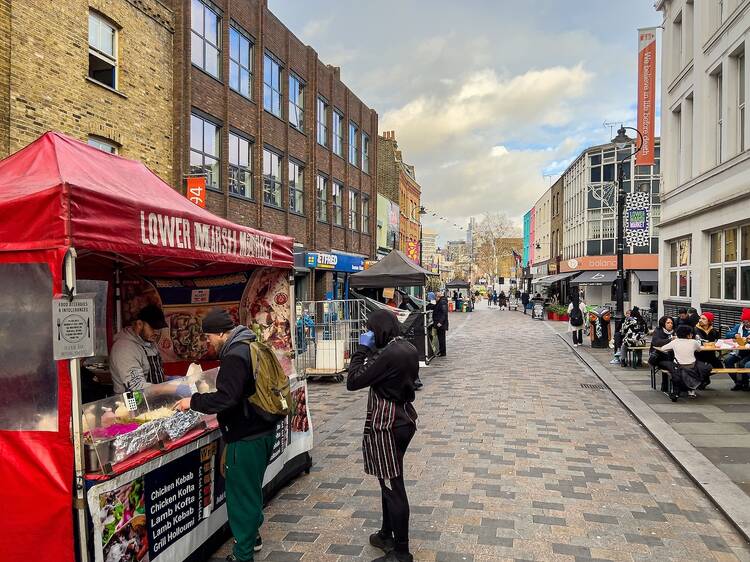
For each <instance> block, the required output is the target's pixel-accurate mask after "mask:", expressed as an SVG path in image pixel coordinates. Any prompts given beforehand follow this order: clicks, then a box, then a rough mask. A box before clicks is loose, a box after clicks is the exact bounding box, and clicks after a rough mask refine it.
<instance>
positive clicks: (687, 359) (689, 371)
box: [661, 324, 711, 402]
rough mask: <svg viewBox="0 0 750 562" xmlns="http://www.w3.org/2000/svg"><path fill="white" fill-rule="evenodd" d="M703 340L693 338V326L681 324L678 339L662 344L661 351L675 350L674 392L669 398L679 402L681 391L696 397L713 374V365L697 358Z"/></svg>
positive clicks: (678, 328)
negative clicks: (702, 385)
mask: <svg viewBox="0 0 750 562" xmlns="http://www.w3.org/2000/svg"><path fill="white" fill-rule="evenodd" d="M700 348H701V342H700V341H698V340H696V339H694V338H693V329H692V327H690V326H688V325H686V324H681V325H680V326H678V327H677V339H676V340H672V341H671V342H669V343H667V344H665V345H663V346H661V351H674V359H675V363H676V366H675V369H674V371H673V372H672V392H671V393H670V395H669V398H670V399H671V400H672V402H677V398H679V396H680V392H682V391H683V390H686V391H687V394H688V396H689V397H690V398H696V394H695V389H696V388H698V387H699V386H700V385H701V383H703V382H704V381H705V380H706V379H707V378H708V377H709V376H710V374H711V366H710V365H708V364H706V363H703V362H701V361H698V360H696V358H695V354H696V353H697V352H698V351H699V350H700Z"/></svg>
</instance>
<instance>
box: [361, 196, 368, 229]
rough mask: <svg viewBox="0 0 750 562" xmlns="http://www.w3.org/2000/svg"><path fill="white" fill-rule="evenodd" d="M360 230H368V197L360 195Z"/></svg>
mask: <svg viewBox="0 0 750 562" xmlns="http://www.w3.org/2000/svg"><path fill="white" fill-rule="evenodd" d="M362 232H365V233H369V232H370V198H369V197H368V196H367V195H362Z"/></svg>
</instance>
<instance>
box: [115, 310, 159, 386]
mask: <svg viewBox="0 0 750 562" xmlns="http://www.w3.org/2000/svg"><path fill="white" fill-rule="evenodd" d="M166 327H167V322H166V320H164V313H163V312H162V310H161V308H159V307H158V306H156V305H155V304H149V305H147V306H144V307H143V308H142V309H141V311H140V312H139V313H138V316H136V319H135V321H134V322H133V324H132V325H131V326H128V327H127V328H125V329H124V330H122V331H121V332H120V333H119V334H117V335H116V336H115V343H114V345H113V346H112V351H110V353H109V370H110V372H111V373H112V384H113V385H114V390H115V393H117V394H121V393H123V392H127V391H128V390H142V389H143V388H145V387H146V386H148V385H149V384H157V383H160V382H164V369H163V367H162V363H161V357H160V356H159V348H158V346H157V345H156V343H157V342H158V341H159V336H160V334H161V330H163V329H164V328H166Z"/></svg>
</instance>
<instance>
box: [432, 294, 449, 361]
mask: <svg viewBox="0 0 750 562" xmlns="http://www.w3.org/2000/svg"><path fill="white" fill-rule="evenodd" d="M437 299H438V300H437V303H436V304H435V310H433V311H432V323H433V324H434V326H435V329H436V330H437V337H438V347H439V349H440V352H439V353H438V357H445V353H446V351H445V332H447V331H448V299H447V298H446V297H445V295H444V294H443V293H442V291H438V292H437Z"/></svg>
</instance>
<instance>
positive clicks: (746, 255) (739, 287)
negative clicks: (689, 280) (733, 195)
mask: <svg viewBox="0 0 750 562" xmlns="http://www.w3.org/2000/svg"><path fill="white" fill-rule="evenodd" d="M732 230H733V231H735V246H736V247H735V254H736V256H735V257H736V259H733V260H728V259H727V243H726V242H727V238H726V234H727V232H729V231H732ZM743 230H745V232H743ZM714 236H718V241H719V249H720V252H719V256H718V260H716V259H714V255H713V252H712V248H713V245H712V244H713V239H714ZM745 237H747V238H748V251H747V252H743V243H744V238H745ZM708 262H709V264H708V298H709V300H711V301H722V302H730V303H740V304H742V305H743V306H747V305H748V304H749V303H750V279H749V280H748V287H747V288H745V286H744V285H745V284H744V283H743V282H742V270H743V268H747V270H748V271H750V223H744V224H740V225H736V226H729V227H724V228H721V229H718V230H712V231H710V232H709V233H708ZM728 270H734V275H735V298H728V297H727V292H726V289H727V287H726V282H727V271H728ZM715 272H716V273H719V294H718V296H717V295H716V294H715V293H714V292H713V291H712V289H713V287H712V285H711V281H712V276H713V275H714V273H715ZM743 289H744V290H745V296H746V297H748V298H746V299H743V298H742V296H743V294H742V293H743Z"/></svg>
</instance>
